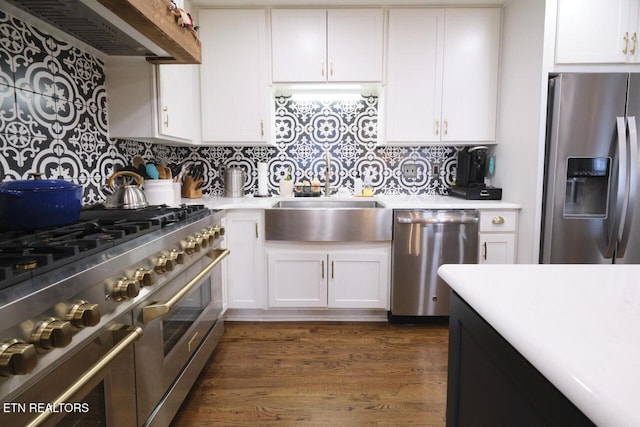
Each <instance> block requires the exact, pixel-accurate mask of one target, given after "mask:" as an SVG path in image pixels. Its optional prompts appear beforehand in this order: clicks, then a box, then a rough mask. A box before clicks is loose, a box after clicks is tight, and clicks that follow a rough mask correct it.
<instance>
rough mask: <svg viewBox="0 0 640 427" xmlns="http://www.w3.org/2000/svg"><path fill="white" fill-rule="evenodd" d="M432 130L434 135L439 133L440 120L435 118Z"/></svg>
mask: <svg viewBox="0 0 640 427" xmlns="http://www.w3.org/2000/svg"><path fill="white" fill-rule="evenodd" d="M433 131H434V132H435V134H436V135H440V121H439V120H436V122H435V123H434V126H433Z"/></svg>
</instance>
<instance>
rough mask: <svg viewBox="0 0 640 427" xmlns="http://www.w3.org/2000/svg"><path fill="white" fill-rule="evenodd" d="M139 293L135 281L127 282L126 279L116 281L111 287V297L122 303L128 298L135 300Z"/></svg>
mask: <svg viewBox="0 0 640 427" xmlns="http://www.w3.org/2000/svg"><path fill="white" fill-rule="evenodd" d="M139 293H140V287H139V286H138V281H137V280H129V279H127V278H126V277H123V278H121V279H120V280H118V283H116V285H115V286H114V287H113V291H111V296H112V297H113V299H114V300H116V301H123V300H126V299H128V298H135V297H137V296H138V294H139Z"/></svg>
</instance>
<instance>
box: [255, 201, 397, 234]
mask: <svg viewBox="0 0 640 427" xmlns="http://www.w3.org/2000/svg"><path fill="white" fill-rule="evenodd" d="M392 225H393V210H392V209H386V208H385V207H384V205H382V204H381V203H379V202H376V201H374V200H330V199H329V200H327V199H316V200H281V201H279V202H277V203H276V204H274V206H273V207H272V208H271V209H266V210H265V239H266V240H287V241H304V242H380V241H390V240H391V234H392Z"/></svg>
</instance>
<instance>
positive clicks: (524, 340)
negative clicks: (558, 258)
mask: <svg viewBox="0 0 640 427" xmlns="http://www.w3.org/2000/svg"><path fill="white" fill-rule="evenodd" d="M438 274H439V275H440V276H441V277H442V278H443V279H444V280H445V281H446V282H447V283H448V284H449V285H450V286H451V288H453V289H454V290H455V291H456V292H457V293H458V294H459V295H460V296H461V297H462V298H463V299H464V300H465V301H466V302H467V303H468V304H469V305H470V306H471V307H473V308H474V309H475V310H476V311H477V312H478V313H479V314H480V315H481V316H482V317H483V318H484V319H485V320H486V321H487V322H488V323H489V324H490V325H491V326H493V327H494V329H496V330H497V331H498V333H500V334H501V335H502V336H503V337H504V338H505V339H506V340H507V341H508V342H509V343H511V345H513V347H515V348H516V350H518V352H520V354H522V355H523V356H524V357H525V358H526V359H527V360H529V362H531V364H532V365H533V366H535V367H536V368H537V369H538V370H539V371H540V372H541V373H542V374H543V375H544V376H545V377H546V378H547V379H548V380H549V381H550V382H551V383H553V384H554V385H555V386H556V388H558V389H559V390H560V391H561V392H562V393H563V394H564V395H565V396H566V397H567V398H568V399H569V400H570V401H571V402H573V403H574V404H575V405H576V406H577V407H578V408H579V409H580V410H581V411H582V412H583V413H584V414H585V415H587V416H588V417H589V418H590V419H591V420H592V421H593V422H594V423H596V424H597V425H603V426H605V425H606V426H640V404H639V402H640V401H639V400H638V399H639V397H640V331H639V329H640V265H523V264H517V265H444V266H441V267H440V269H439V270H438Z"/></svg>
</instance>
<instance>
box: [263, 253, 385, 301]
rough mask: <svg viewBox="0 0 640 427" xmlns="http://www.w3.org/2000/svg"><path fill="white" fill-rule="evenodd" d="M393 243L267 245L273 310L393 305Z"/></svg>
mask: <svg viewBox="0 0 640 427" xmlns="http://www.w3.org/2000/svg"><path fill="white" fill-rule="evenodd" d="M390 251H391V248H390V244H385V243H382V244H379V243H370V244H369V243H355V244H352V243H336V244H330V245H328V244H313V243H309V244H307V243H274V244H268V245H267V250H266V253H267V270H268V288H269V291H268V292H269V308H284V307H288V308H308V307H316V308H380V309H387V308H388V307H389V263H390Z"/></svg>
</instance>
